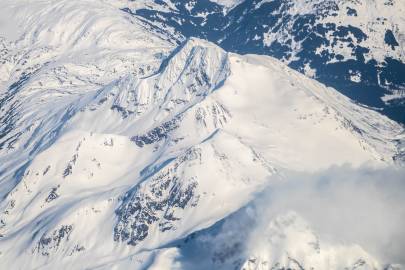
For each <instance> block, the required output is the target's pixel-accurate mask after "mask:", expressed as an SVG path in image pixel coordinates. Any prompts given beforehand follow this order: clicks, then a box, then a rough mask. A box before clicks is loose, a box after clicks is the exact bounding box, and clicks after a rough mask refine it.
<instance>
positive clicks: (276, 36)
mask: <svg viewBox="0 0 405 270" xmlns="http://www.w3.org/2000/svg"><path fill="white" fill-rule="evenodd" d="M123 10H126V11H127V12H129V13H131V14H134V15H136V16H140V17H142V18H144V19H146V20H147V21H148V22H150V23H151V24H153V25H154V26H155V27H156V28H161V29H168V31H169V32H171V33H177V34H178V35H180V36H184V37H190V36H196V37H200V38H204V39H208V40H210V41H212V42H215V43H216V44H218V45H220V46H221V47H222V48H224V49H225V50H227V51H232V52H237V53H243V54H245V53H256V54H265V55H271V56H273V57H276V58H278V59H280V60H282V61H283V62H285V63H286V64H288V65H289V66H290V67H292V68H293V69H295V70H298V71H300V72H301V73H304V74H306V75H307V76H309V77H312V78H315V79H317V80H318V81H321V82H322V83H325V84H327V85H329V86H331V87H334V88H336V89H337V90H338V91H340V92H341V93H343V94H344V95H346V96H348V97H350V98H352V99H353V100H356V101H357V102H359V103H361V104H365V105H367V106H370V107H374V108H376V109H378V110H380V111H381V112H382V113H383V114H385V115H387V116H389V117H390V118H391V119H394V120H396V121H399V122H402V123H405V118H404V115H405V110H404V108H405V107H404V89H405V80H404V78H405V77H404V76H403V74H405V64H404V63H405V58H404V57H405V54H404V37H405V17H404V15H403V14H405V4H404V2H403V1H402V0H372V1H357V0H328V1H323V0H316V1H308V0H299V1H297V0H244V1H209V0H199V1H195V0H190V1H184V0H182V1H176V0H168V1H160V0H148V1H141V2H139V1H136V2H135V4H128V5H127V6H125V7H124V6H123Z"/></svg>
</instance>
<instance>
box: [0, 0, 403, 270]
mask: <svg viewBox="0 0 405 270" xmlns="http://www.w3.org/2000/svg"><path fill="white" fill-rule="evenodd" d="M118 6H119V3H118V2H114V1H96V0H80V1H78V0H57V1H45V0H38V1H29V0H19V1H11V0H3V1H1V3H0V18H2V19H1V20H2V21H1V23H0V36H1V37H0V41H1V43H0V44H1V46H2V47H0V49H1V54H0V63H1V66H0V76H1V77H0V101H1V110H0V123H1V129H0V131H1V138H0V196H1V197H0V198H1V202H0V261H1V267H2V268H3V267H4V268H5V269H55V268H62V269H128V268H129V267H130V268H131V269H144V268H145V267H149V266H150V269H164V268H163V266H164V267H167V269H176V267H178V265H176V263H174V262H173V260H171V258H174V257H176V256H177V253H176V250H175V249H171V248H167V247H169V246H171V245H173V243H176V241H179V240H181V239H183V238H185V237H187V236H188V235H190V234H191V233H193V232H196V231H199V230H202V229H205V228H209V227H210V226H212V225H213V224H215V223H216V222H218V221H220V220H222V219H223V218H225V217H227V216H228V215H229V214H231V213H233V212H235V211H237V210H238V209H240V208H241V207H243V206H245V205H246V204H247V203H248V202H249V201H251V200H252V199H253V198H254V196H255V194H257V193H258V192H260V191H261V190H263V188H264V187H265V186H266V185H267V184H268V183H269V181H281V180H282V179H283V171H284V170H294V171H303V172H312V171H317V170H320V169H326V168H329V167H330V166H333V165H342V164H346V163H349V164H352V165H353V166H355V167H356V166H360V165H362V164H364V163H371V164H374V165H375V166H382V167H384V166H387V165H390V164H399V163H400V162H401V157H402V155H403V151H404V150H403V149H401V142H402V141H403V137H404V135H403V134H404V129H403V127H402V126H400V125H399V124H397V123H395V122H393V121H391V120H389V119H388V118H386V117H384V116H381V115H380V114H379V113H377V112H375V111H373V110H370V109H368V108H364V107H361V106H358V105H356V104H354V103H353V102H352V101H351V100H349V99H348V98H346V97H344V96H343V95H341V94H339V93H338V92H336V91H335V90H334V89H331V88H327V87H325V86H323V85H321V84H319V83H317V82H316V81H313V80H311V79H309V78H306V77H305V76H303V75H301V74H299V73H297V72H295V71H293V70H291V69H290V68H288V67H287V66H285V65H284V64H282V63H280V62H279V61H277V60H275V59H273V58H271V57H265V56H256V55H246V56H240V55H237V54H232V53H227V52H225V51H223V50H222V49H220V48H219V47H217V46H215V45H213V44H211V43H209V42H206V41H203V40H199V39H190V40H188V41H187V42H186V43H185V44H182V45H181V46H179V47H177V48H176V44H175V42H174V41H172V40H171V39H170V38H169V37H166V36H165V35H164V34H162V33H156V32H154V31H153V30H152V29H149V28H148V27H147V25H145V24H143V23H142V22H141V21H139V20H138V19H137V18H136V17H131V16H130V15H128V14H127V13H125V12H122V11H120V10H119V8H118ZM5 21H6V22H5ZM148 215H150V216H151V219H149V220H144V219H145V217H146V216H148ZM291 218H292V217H290V216H288V215H287V217H285V218H284V219H287V221H288V219H291ZM293 219H295V216H294V217H293ZM297 220H299V221H297V222H298V224H303V223H304V221H302V222H301V221H300V219H299V217H297ZM282 222H284V221H282ZM145 226H146V227H147V229H146V232H147V234H146V235H143V234H142V233H144V232H145V230H143V229H145ZM269 226H270V227H269V230H270V231H271V230H273V229H272V228H273V227H272V226H273V225H269ZM297 226H298V225H297ZM300 226H301V225H300ZM302 226H304V225H302ZM304 227H305V226H304ZM134 228H138V229H140V228H142V230H143V231H134ZM283 230H285V232H284V233H285V234H287V235H288V237H287V239H288V241H289V242H293V240H291V239H296V240H297V239H298V240H299V239H300V236H299V235H300V232H301V231H300V230H299V229H297V230H298V232H296V227H294V226H293V227H292V229H289V227H287V228H285V229H283ZM290 231H291V234H290ZM264 233H267V232H264ZM296 234H298V236H297V237H296ZM303 237H304V238H305V237H312V236H311V235H310V234H305V236H303ZM298 240H297V241H298ZM294 241H295V240H294ZM304 241H307V239H304ZM301 243H302V242H300V241H298V244H297V248H296V249H295V250H299V249H300V248H301V246H300V245H301ZM268 244H269V245H270V247H266V249H282V248H283V245H281V244H280V245H279V244H278V243H276V245H272V243H268ZM327 250H328V252H330V253H331V254H332V255H331V256H332V257H333V256H335V253H336V254H337V255H336V256H335V257H336V258H337V260H341V261H339V263H338V264H337V265H338V266H336V267H334V268H330V269H341V268H340V266H341V265H344V266H349V265H345V261H344V260H343V259H339V258H343V257H345V254H347V253H350V254H351V256H353V257H355V259H356V258H357V257H361V258H363V259H365V260H367V262H368V263H369V264H371V265H378V263H377V262H375V259H373V258H371V257H370V259H368V258H369V257H368V255H367V256H363V254H366V251H364V250H363V249H362V248H361V247H357V246H351V245H349V246H342V247H340V246H339V247H334V246H331V247H328V249H327ZM353 250H355V251H353ZM297 252H298V251H297ZM300 252H301V251H299V252H298V253H297V254H292V256H295V255H296V256H297V259H300V258H301V257H300V256H304V257H305V254H304V255H302V254H301V253H300ZM304 252H306V251H305V249H304ZM258 253H260V252H259V251H257V250H252V258H253V257H255V258H257V257H258V256H259V255H260V254H258ZM342 254H343V255H342ZM311 256H312V255H311ZM335 257H333V258H335ZM270 259H271V260H274V261H278V262H280V263H281V264H283V263H284V262H286V260H287V259H286V258H284V257H274V258H267V257H260V259H257V260H255V262H258V261H259V260H270ZM313 260H314V264H315V265H317V266H324V265H325V264H324V263H325V260H326V259H325V257H319V256H318V257H316V256H315V258H314V259H313ZM287 261H288V260H287ZM171 263H173V265H171ZM350 263H351V262H350ZM254 265H255V263H254V262H251V261H248V262H246V263H245V266H246V267H245V269H260V268H257V267H256V266H254ZM283 265H284V264H283ZM286 266H288V263H287V264H286ZM318 269H322V267H321V268H318ZM364 269H368V268H364Z"/></svg>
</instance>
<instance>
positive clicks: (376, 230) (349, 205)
mask: <svg viewBox="0 0 405 270" xmlns="http://www.w3.org/2000/svg"><path fill="white" fill-rule="evenodd" d="M254 208H255V211H256V213H260V215H258V218H259V219H261V220H260V221H259V223H261V222H268V220H270V219H271V218H272V217H275V216H277V215H279V214H283V213H286V212H287V211H294V212H296V213H298V214H299V215H300V216H302V217H304V218H305V219H306V220H307V221H308V222H309V224H310V225H311V227H312V228H313V229H314V231H315V232H316V233H317V234H319V235H320V236H321V237H323V238H328V239H330V240H332V241H338V242H343V243H344V242H347V243H355V244H359V245H360V246H362V247H363V248H364V249H365V250H366V251H367V252H369V253H370V254H371V255H373V256H375V257H376V258H377V259H379V260H380V261H381V262H383V263H401V264H405V170H404V169H398V168H394V167H388V168H371V167H361V168H352V167H350V166H349V165H347V166H340V167H333V168H330V169H328V170H325V171H322V172H318V173H315V174H306V173H296V172H290V173H288V174H287V175H286V179H285V180H284V181H278V182H277V183H275V184H272V185H270V186H269V188H268V189H266V191H265V192H264V193H263V195H262V196H260V198H259V199H257V200H256V201H255V202H254Z"/></svg>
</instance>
